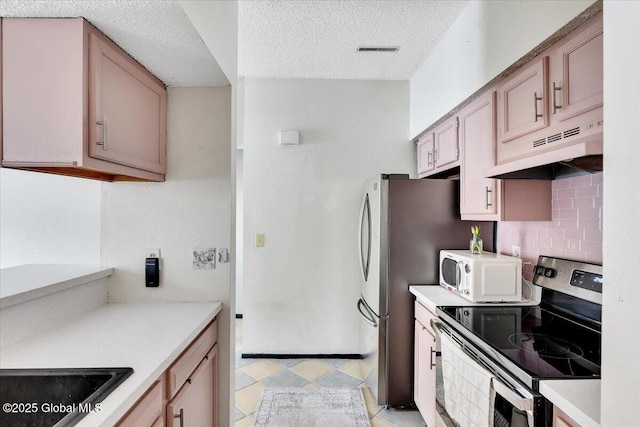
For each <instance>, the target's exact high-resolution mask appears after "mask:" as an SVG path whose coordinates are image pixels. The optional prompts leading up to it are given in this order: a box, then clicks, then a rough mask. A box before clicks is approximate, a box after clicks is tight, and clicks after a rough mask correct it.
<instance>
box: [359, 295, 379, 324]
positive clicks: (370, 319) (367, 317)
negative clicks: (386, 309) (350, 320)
mask: <svg viewBox="0 0 640 427" xmlns="http://www.w3.org/2000/svg"><path fill="white" fill-rule="evenodd" d="M362 307H364V309H365V310H366V313H365V312H364V311H362ZM358 311H359V312H360V315H361V316H362V318H363V319H364V320H365V322H367V323H368V324H370V325H371V326H373V327H374V328H377V327H378V323H377V322H376V319H375V317H374V315H373V313H371V311H369V308H368V307H367V304H366V303H365V302H364V301H363V300H362V298H360V299H359V300H358Z"/></svg>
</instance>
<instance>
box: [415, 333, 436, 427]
mask: <svg viewBox="0 0 640 427" xmlns="http://www.w3.org/2000/svg"><path fill="white" fill-rule="evenodd" d="M435 346H436V338H435V336H433V335H432V334H431V332H430V331H429V329H428V328H427V327H426V326H424V325H422V324H421V323H420V322H418V321H416V322H415V349H414V351H415V356H414V357H415V358H414V400H415V403H416V406H418V410H419V411H420V414H421V415H422V417H423V418H424V420H425V421H426V422H427V425H429V426H432V425H435V424H436V423H435V420H436V366H435V365H436V360H435V359H436V348H435Z"/></svg>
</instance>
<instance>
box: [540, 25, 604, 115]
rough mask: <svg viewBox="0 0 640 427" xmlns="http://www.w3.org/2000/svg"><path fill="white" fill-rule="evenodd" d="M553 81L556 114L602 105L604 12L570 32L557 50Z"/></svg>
mask: <svg viewBox="0 0 640 427" xmlns="http://www.w3.org/2000/svg"><path fill="white" fill-rule="evenodd" d="M554 57H555V63H554V75H553V77H552V82H551V98H552V100H551V101H552V102H551V111H552V114H553V116H554V117H553V118H554V119H555V120H557V121H560V122H561V121H564V120H567V119H570V118H572V117H575V116H577V115H579V114H582V113H584V112H586V111H589V110H593V109H594V108H598V107H601V106H602V78H603V77H602V73H603V72H602V68H603V67H602V64H603V60H602V14H600V15H599V16H598V17H596V18H594V19H593V20H592V22H591V23H589V24H588V25H586V26H585V27H584V28H581V29H580V30H578V31H577V32H576V33H575V34H571V35H570V36H569V37H567V38H566V40H564V41H563V42H562V43H561V44H560V45H559V46H558V48H557V49H556V51H555V55H554Z"/></svg>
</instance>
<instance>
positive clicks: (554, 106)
mask: <svg viewBox="0 0 640 427" xmlns="http://www.w3.org/2000/svg"><path fill="white" fill-rule="evenodd" d="M551 87H552V89H553V97H552V101H553V102H552V105H553V114H555V113H556V111H557V110H561V109H562V105H556V92H557V91H559V90H562V87H561V86H556V82H553V83H551Z"/></svg>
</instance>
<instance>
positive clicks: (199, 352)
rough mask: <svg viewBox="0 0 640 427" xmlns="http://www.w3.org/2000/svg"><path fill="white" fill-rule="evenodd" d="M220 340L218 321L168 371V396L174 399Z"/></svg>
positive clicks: (210, 325) (207, 328) (208, 327)
mask: <svg viewBox="0 0 640 427" xmlns="http://www.w3.org/2000/svg"><path fill="white" fill-rule="evenodd" d="M217 340H218V321H217V320H214V321H213V322H211V323H210V324H209V326H207V327H206V328H205V330H204V331H203V332H202V333H201V334H200V335H199V336H198V338H196V339H195V340H194V341H193V343H191V345H190V346H189V347H188V348H187V349H186V350H185V351H184V353H182V355H181V356H180V357H179V358H178V359H177V360H176V362H175V363H174V364H173V365H171V367H170V368H169V369H168V370H167V396H168V398H169V399H172V398H173V396H175V395H176V393H177V392H178V390H180V387H182V385H183V384H184V382H185V381H186V380H187V379H188V378H189V376H190V375H191V374H192V373H193V371H195V369H196V367H197V366H198V364H199V363H200V362H201V361H202V359H204V356H206V355H207V353H208V352H209V350H211V347H213V345H214V344H215V343H216V341H217Z"/></svg>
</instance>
